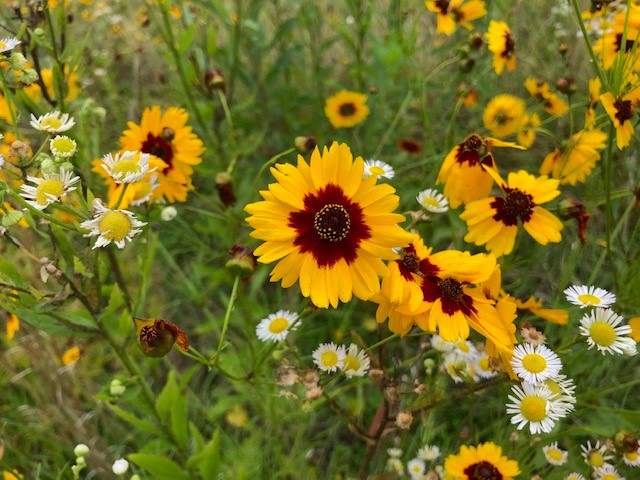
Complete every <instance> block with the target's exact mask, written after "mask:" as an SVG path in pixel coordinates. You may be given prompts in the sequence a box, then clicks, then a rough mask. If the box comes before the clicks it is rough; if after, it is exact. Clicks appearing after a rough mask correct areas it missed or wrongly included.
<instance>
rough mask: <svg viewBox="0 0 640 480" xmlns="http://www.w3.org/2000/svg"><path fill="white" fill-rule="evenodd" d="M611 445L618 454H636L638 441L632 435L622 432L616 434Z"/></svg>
mask: <svg viewBox="0 0 640 480" xmlns="http://www.w3.org/2000/svg"><path fill="white" fill-rule="evenodd" d="M613 444H614V446H615V447H616V450H617V451H618V452H619V453H621V454H622V453H633V452H637V451H638V448H639V447H640V445H639V444H638V439H637V438H636V437H635V435H634V434H633V433H629V432H625V431H624V430H622V431H620V432H618V433H616V434H615V436H614V437H613Z"/></svg>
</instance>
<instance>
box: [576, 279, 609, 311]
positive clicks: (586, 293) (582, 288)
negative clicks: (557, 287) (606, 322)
mask: <svg viewBox="0 0 640 480" xmlns="http://www.w3.org/2000/svg"><path fill="white" fill-rule="evenodd" d="M564 294H565V295H566V296H567V300H569V301H570V302H571V303H573V304H574V305H578V306H579V307H580V308H584V307H608V306H610V305H613V304H614V303H615V302H616V296H615V295H614V294H613V293H611V292H608V291H606V290H604V289H602V288H598V287H594V286H593V285H591V286H587V285H579V286H578V285H571V286H570V287H569V288H567V289H565V291H564Z"/></svg>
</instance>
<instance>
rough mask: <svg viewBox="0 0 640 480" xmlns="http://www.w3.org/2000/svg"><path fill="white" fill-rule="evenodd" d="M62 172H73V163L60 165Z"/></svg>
mask: <svg viewBox="0 0 640 480" xmlns="http://www.w3.org/2000/svg"><path fill="white" fill-rule="evenodd" d="M59 168H60V170H63V171H65V172H72V171H73V163H71V162H62V163H61V164H60V167H59Z"/></svg>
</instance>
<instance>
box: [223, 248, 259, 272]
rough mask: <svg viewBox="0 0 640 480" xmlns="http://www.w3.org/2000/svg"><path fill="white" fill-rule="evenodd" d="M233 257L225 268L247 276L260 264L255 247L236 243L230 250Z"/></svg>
mask: <svg viewBox="0 0 640 480" xmlns="http://www.w3.org/2000/svg"><path fill="white" fill-rule="evenodd" d="M229 255H231V258H230V259H229V260H228V261H227V263H226V265H225V268H226V269H227V270H229V271H230V272H231V273H233V274H234V275H239V276H240V277H241V278H245V277H248V276H250V275H251V274H253V272H254V271H255V270H256V266H257V265H258V261H257V259H256V257H255V256H254V255H253V249H251V248H249V247H244V246H242V245H240V244H236V245H234V246H233V247H231V249H230V250H229Z"/></svg>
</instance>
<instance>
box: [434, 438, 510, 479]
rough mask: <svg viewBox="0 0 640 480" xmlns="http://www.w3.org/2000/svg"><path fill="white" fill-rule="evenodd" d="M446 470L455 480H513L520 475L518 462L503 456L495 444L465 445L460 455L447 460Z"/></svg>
mask: <svg viewBox="0 0 640 480" xmlns="http://www.w3.org/2000/svg"><path fill="white" fill-rule="evenodd" d="M444 468H445V470H446V473H447V474H448V475H451V476H452V477H453V479H455V480H480V479H498V478H499V479H500V480H513V478H514V477H516V476H518V475H519V474H520V468H519V467H518V462H516V461H515V460H510V459H509V458H507V457H506V456H504V455H502V448H500V447H499V446H497V445H496V444H495V443H493V442H486V443H481V444H480V445H478V446H475V447H474V446H470V447H469V446H466V445H463V446H462V447H460V453H458V454H451V455H449V456H448V457H447V458H446V460H445V461H444Z"/></svg>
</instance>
